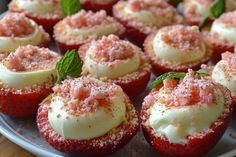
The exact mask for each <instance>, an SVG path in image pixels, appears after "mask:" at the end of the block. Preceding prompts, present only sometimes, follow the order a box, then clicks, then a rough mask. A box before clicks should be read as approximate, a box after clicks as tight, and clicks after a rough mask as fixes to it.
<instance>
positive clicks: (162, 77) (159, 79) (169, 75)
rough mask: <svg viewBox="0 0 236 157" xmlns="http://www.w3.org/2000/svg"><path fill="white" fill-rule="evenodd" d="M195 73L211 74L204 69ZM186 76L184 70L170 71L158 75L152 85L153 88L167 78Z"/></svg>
mask: <svg viewBox="0 0 236 157" xmlns="http://www.w3.org/2000/svg"><path fill="white" fill-rule="evenodd" d="M195 73H197V74H199V75H203V76H207V75H209V74H208V72H207V71H206V70H203V69H199V70H197V71H195ZM185 76H186V73H184V72H168V73H165V74H162V75H160V76H158V77H157V78H156V80H155V81H153V82H152V83H151V87H152V88H154V87H156V86H157V85H159V84H161V83H162V82H163V81H164V80H165V79H167V78H172V79H182V78H184V77H185Z"/></svg>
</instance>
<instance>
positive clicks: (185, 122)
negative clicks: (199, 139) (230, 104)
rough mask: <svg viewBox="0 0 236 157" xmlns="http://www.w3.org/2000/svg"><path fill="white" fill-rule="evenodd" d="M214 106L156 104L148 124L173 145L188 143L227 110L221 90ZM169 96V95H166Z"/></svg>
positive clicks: (151, 110)
mask: <svg viewBox="0 0 236 157" xmlns="http://www.w3.org/2000/svg"><path fill="white" fill-rule="evenodd" d="M214 92H215V94H217V97H216V102H214V104H211V105H209V104H202V103H198V104H194V105H191V106H185V107H166V106H165V104H163V103H161V102H158V101H157V102H156V103H155V104H154V105H153V106H152V107H151V108H150V109H149V110H150V111H149V112H150V117H149V119H148V121H147V123H148V124H149V125H150V126H151V127H152V129H153V132H154V133H156V134H161V135H165V136H166V137H167V139H168V140H169V142H171V143H180V144H185V143H187V141H188V140H187V137H188V136H189V135H192V134H194V133H199V132H202V131H206V130H208V129H209V128H210V126H211V125H212V124H213V123H214V122H215V121H217V119H218V118H219V116H220V115H221V114H222V112H223V111H224V109H225V106H224V102H225V100H224V96H223V93H222V92H221V91H220V90H217V89H216V90H215V91H214ZM165 96H168V95H165Z"/></svg>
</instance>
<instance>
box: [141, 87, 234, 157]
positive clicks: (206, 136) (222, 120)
mask: <svg viewBox="0 0 236 157" xmlns="http://www.w3.org/2000/svg"><path fill="white" fill-rule="evenodd" d="M218 86H219V89H220V90H221V91H222V92H223V93H224V96H225V99H226V102H225V106H226V108H225V111H224V112H223V113H222V114H221V116H220V117H219V118H218V120H217V121H216V122H215V123H213V124H212V125H211V127H210V128H209V129H208V130H207V131H204V132H202V133H199V134H198V136H196V135H189V136H188V142H187V143H186V144H174V143H170V142H169V141H168V139H167V138H166V137H165V136H164V135H159V136H158V135H156V134H154V133H153V130H152V128H151V127H150V126H147V125H146V124H145V122H146V121H147V119H148V116H149V114H148V112H147V111H148V109H149V108H150V106H151V105H152V104H154V103H155V98H154V97H153V96H152V93H154V92H156V91H157V90H158V89H153V90H152V91H151V93H150V94H149V95H148V96H147V97H146V98H145V100H144V103H143V106H142V110H141V119H142V128H143V133H144V135H145V138H146V140H147V141H148V143H149V144H150V145H151V146H152V147H153V148H154V149H155V150H156V151H158V152H159V153H160V154H162V155H164V156H167V157H186V156H191V157H199V156H203V155H204V154H206V153H207V152H208V151H209V150H211V149H212V148H213V147H214V146H215V145H216V143H217V142H218V141H219V140H220V138H221V137H222V135H223V134H224V132H225V130H226V128H227V126H228V124H229V121H230V118H231V114H232V110H233V109H232V103H231V96H230V92H229V91H228V90H227V89H225V88H224V87H223V86H220V85H218Z"/></svg>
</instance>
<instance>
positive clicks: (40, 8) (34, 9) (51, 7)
mask: <svg viewBox="0 0 236 157" xmlns="http://www.w3.org/2000/svg"><path fill="white" fill-rule="evenodd" d="M16 5H17V6H18V8H20V9H23V10H26V11H28V12H31V13H35V14H46V13H54V12H55V11H56V10H58V9H59V3H58V4H57V3H55V2H53V1H52V0H51V1H48V0H47V1H42V0H16Z"/></svg>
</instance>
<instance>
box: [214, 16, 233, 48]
mask: <svg viewBox="0 0 236 157" xmlns="http://www.w3.org/2000/svg"><path fill="white" fill-rule="evenodd" d="M231 13H232V14H233V12H231ZM231 13H225V15H227V14H231ZM234 14H235V13H234ZM235 15H236V14H235ZM231 20H232V21H233V20H234V19H233V17H232V19H231ZM210 33H211V34H216V38H217V39H218V40H219V41H226V42H227V43H229V44H236V35H234V34H236V25H231V24H227V23H224V21H222V20H221V17H220V18H219V19H217V20H215V21H214V22H213V24H212V27H211V32H210ZM214 37H215V36H214ZM217 39H215V40H217Z"/></svg>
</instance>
